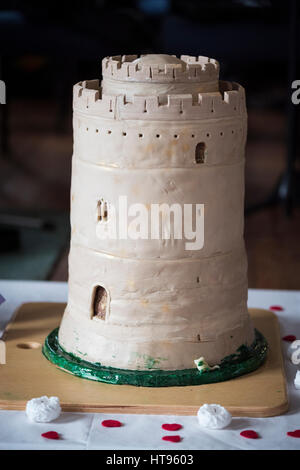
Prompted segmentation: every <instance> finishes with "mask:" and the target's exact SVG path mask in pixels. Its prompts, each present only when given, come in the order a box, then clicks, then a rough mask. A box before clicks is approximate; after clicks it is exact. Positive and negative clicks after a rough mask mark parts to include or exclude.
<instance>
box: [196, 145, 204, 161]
mask: <svg viewBox="0 0 300 470" xmlns="http://www.w3.org/2000/svg"><path fill="white" fill-rule="evenodd" d="M205 149H206V145H205V143H204V142H199V144H197V145H196V150H195V160H196V163H204V162H205Z"/></svg>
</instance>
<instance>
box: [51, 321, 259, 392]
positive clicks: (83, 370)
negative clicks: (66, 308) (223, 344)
mask: <svg viewBox="0 0 300 470" xmlns="http://www.w3.org/2000/svg"><path fill="white" fill-rule="evenodd" d="M267 350H268V343H267V341H266V339H265V338H264V336H263V335H262V334H261V333H260V332H259V331H258V330H255V340H254V342H253V344H252V345H251V346H246V345H242V346H240V347H239V348H238V350H237V351H236V353H234V354H231V355H230V356H227V357H225V358H224V359H223V360H222V361H221V363H220V364H219V366H220V367H219V369H215V370H210V371H205V372H200V371H198V369H196V368H194V369H183V370H126V369H116V368H114V367H104V366H102V365H101V364H99V363H91V362H87V361H84V360H82V359H80V358H79V357H76V356H75V355H73V354H71V353H67V352H66V351H65V350H64V349H63V348H62V347H61V346H60V344H59V342H58V328H56V329H55V330H53V331H52V332H51V333H50V334H49V335H48V336H47V338H46V340H45V343H44V345H43V354H44V356H45V357H46V358H47V359H48V360H49V361H51V362H52V363H53V364H55V365H56V366H57V367H59V368H60V369H63V370H65V371H67V372H70V373H71V374H73V375H76V376H77V377H81V378H84V379H89V380H95V381H97V382H105V383H108V384H116V385H135V386H137V387H172V386H173V387H174V386H177V387H178V386H186V385H202V384H210V383H216V382H223V381H225V380H229V379H233V378H235V377H239V376H240V375H243V374H248V373H249V372H252V371H254V370H255V369H257V368H258V367H259V366H260V365H261V364H262V363H263V362H264V360H265V358H266V355H267Z"/></svg>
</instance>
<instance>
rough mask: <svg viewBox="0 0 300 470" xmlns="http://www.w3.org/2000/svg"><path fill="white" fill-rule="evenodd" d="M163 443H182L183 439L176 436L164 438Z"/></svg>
mask: <svg viewBox="0 0 300 470" xmlns="http://www.w3.org/2000/svg"><path fill="white" fill-rule="evenodd" d="M162 440H163V441H169V442H180V441H181V437H180V436H178V435H176V436H164V437H162Z"/></svg>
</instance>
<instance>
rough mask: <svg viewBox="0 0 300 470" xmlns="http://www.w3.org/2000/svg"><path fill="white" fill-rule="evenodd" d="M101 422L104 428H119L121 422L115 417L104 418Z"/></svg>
mask: <svg viewBox="0 0 300 470" xmlns="http://www.w3.org/2000/svg"><path fill="white" fill-rule="evenodd" d="M101 424H102V426H104V427H105V428H119V427H120V426H122V423H121V422H120V421H117V420H116V419H104V420H103V421H102V423H101Z"/></svg>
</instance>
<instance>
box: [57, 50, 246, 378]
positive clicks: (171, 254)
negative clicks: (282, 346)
mask: <svg viewBox="0 0 300 470" xmlns="http://www.w3.org/2000/svg"><path fill="white" fill-rule="evenodd" d="M218 73H219V66H218V63H217V62H216V61H214V60H213V59H208V58H206V57H201V56H200V57H198V58H195V57H189V56H182V57H181V59H178V58H174V57H173V56H165V55H158V56H156V55H152V54H151V55H148V56H147V55H146V56H142V57H141V58H137V56H123V57H121V56H116V57H113V58H106V59H104V60H103V81H102V84H101V87H99V82H98V81H97V80H92V81H86V82H82V83H79V84H77V85H75V86H74V119H73V124H74V154H73V170H72V189H71V199H72V208H71V225H72V243H71V250H70V257H69V300H68V305H67V308H66V311H65V314H64V317H63V321H62V324H61V328H60V333H59V340H60V342H61V344H62V346H63V347H64V348H65V349H66V350H67V351H69V352H72V353H74V354H76V355H77V356H79V357H82V358H83V359H86V360H88V361H91V362H100V363H102V364H103V365H105V366H113V367H120V368H125V369H126V368H128V369H147V368H153V367H154V368H159V369H168V370H170V369H185V368H192V367H195V364H194V359H196V358H198V357H200V356H204V357H205V360H206V361H207V362H208V363H209V364H210V365H214V364H216V363H218V362H220V361H221V359H222V358H224V357H225V356H226V355H229V354H231V353H233V352H235V351H236V349H237V348H238V347H239V346H240V345H241V344H250V343H251V342H252V341H253V338H254V333H253V327H252V324H251V321H250V318H249V315H248V312H247V260H246V255H245V248H244V240H243V227H244V215H243V214H244V147H245V142H246V125H247V115H246V107H245V94H244V90H243V88H242V87H241V86H240V85H238V84H234V83H228V82H219V81H218ZM198 143H202V145H203V144H204V145H205V154H204V155H205V160H204V162H203V163H200V164H199V163H196V159H195V149H196V145H197V144H198ZM124 195H125V196H126V197H127V201H128V205H130V204H135V203H141V204H144V205H145V207H151V204H162V203H166V204H169V205H172V204H178V203H179V204H180V205H181V206H182V207H183V206H184V205H185V204H204V246H203V248H202V249H200V250H194V251H193V250H187V249H186V245H185V242H186V240H184V239H183V240H179V239H175V238H174V237H171V238H170V239H163V238H160V239H157V240H151V239H150V240H149V239H148V240H144V239H134V240H133V239H130V238H128V239H122V238H116V239H113V240H112V239H100V238H99V233H100V232H101V230H102V229H103V227H104V225H103V224H106V225H105V227H106V229H107V227H108V226H109V224H113V223H114V221H115V220H117V218H118V217H119V215H120V214H119V213H118V209H117V210H116V212H115V215H113V214H112V213H111V212H110V211H109V217H108V220H107V221H105V222H103V221H99V220H98V219H97V207H98V205H99V201H101V200H103V201H106V202H107V204H108V207H109V204H111V205H113V206H114V207H116V208H117V207H118V198H119V197H120V196H124ZM162 224H163V221H162ZM97 285H101V286H103V287H104V288H105V289H106V291H107V295H108V303H107V313H106V317H105V319H104V320H103V319H99V318H96V317H93V302H94V294H95V289H96V286H97Z"/></svg>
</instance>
